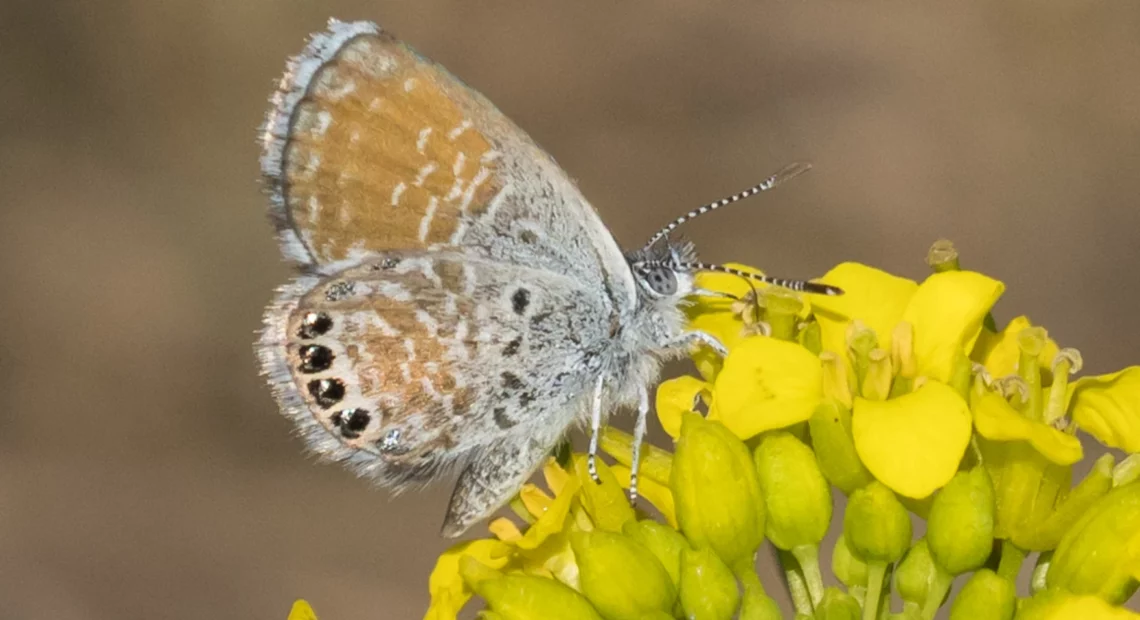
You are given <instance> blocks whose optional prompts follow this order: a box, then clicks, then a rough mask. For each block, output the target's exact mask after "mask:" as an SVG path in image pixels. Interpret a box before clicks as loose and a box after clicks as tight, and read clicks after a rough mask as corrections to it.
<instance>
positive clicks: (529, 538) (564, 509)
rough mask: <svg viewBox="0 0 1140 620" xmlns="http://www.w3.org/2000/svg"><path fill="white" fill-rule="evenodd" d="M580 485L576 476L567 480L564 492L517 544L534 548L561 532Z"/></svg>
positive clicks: (522, 547)
mask: <svg viewBox="0 0 1140 620" xmlns="http://www.w3.org/2000/svg"><path fill="white" fill-rule="evenodd" d="M532 486H533V485H532ZM578 487H579V482H578V478H577V477H576V476H575V477H573V478H570V479H569V480H567V482H566V486H565V487H564V488H563V489H562V492H561V493H559V494H558V496H557V497H555V498H554V501H553V502H551V503H550V505H549V507H547V508H546V511H545V512H543V513H542V514H541V515H538V520H537V521H535V522H534V524H533V525H531V526H530V527H529V528H527V530H526V533H525V534H523V537H522V538H521V539H519V540H518V542H516V543H515V545H516V546H518V548H520V549H534V548H536V547H538V546H539V545H541V544H542V543H544V542H546V539H547V538H550V537H551V536H553V535H555V534H557V533H559V532H561V531H562V529H563V527H564V526H565V525H566V515H568V514H569V513H570V507H571V506H573V505H574V496H575V495H576V494H577V492H578ZM524 489H525V487H524Z"/></svg>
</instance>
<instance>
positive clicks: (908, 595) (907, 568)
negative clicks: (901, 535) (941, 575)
mask: <svg viewBox="0 0 1140 620" xmlns="http://www.w3.org/2000/svg"><path fill="white" fill-rule="evenodd" d="M935 570H937V569H936V568H935V566H934V558H932V557H931V556H930V547H929V546H928V543H927V542H926V539H925V538H919V539H918V541H917V542H915V543H914V545H913V546H912V547H911V548H910V551H907V553H906V557H904V558H903V560H902V562H899V565H898V567H897V568H896V569H895V591H896V592H898V593H899V596H900V597H901V598H902V600H904V601H907V602H908V603H916V604H918V605H922V604H923V603H924V602H926V595H927V593H929V592H930V582H931V580H932V579H933V578H934V572H935Z"/></svg>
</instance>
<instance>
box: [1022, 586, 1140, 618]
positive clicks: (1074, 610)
mask: <svg viewBox="0 0 1140 620" xmlns="http://www.w3.org/2000/svg"><path fill="white" fill-rule="evenodd" d="M1074 618H1081V619H1082V620H1140V614H1137V613H1134V612H1131V611H1128V610H1127V609H1124V608H1122V607H1115V606H1113V605H1109V604H1108V603H1106V602H1104V601H1103V600H1102V599H1100V598H1099V597H1096V596H1088V595H1084V596H1081V595H1076V594H1069V593H1068V592H1065V591H1063V590H1054V589H1048V590H1043V591H1041V592H1038V593H1037V594H1035V595H1034V596H1033V598H1030V599H1027V600H1025V601H1024V602H1023V603H1022V605H1020V606H1019V611H1018V612H1017V620H1073V619H1074Z"/></svg>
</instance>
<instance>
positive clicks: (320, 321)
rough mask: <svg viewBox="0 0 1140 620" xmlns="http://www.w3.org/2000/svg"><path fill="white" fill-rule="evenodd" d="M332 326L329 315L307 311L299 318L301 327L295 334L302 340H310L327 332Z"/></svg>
mask: <svg viewBox="0 0 1140 620" xmlns="http://www.w3.org/2000/svg"><path fill="white" fill-rule="evenodd" d="M332 326H333V320H332V317H330V316H329V315H327V314H325V313H324V312H309V313H308V314H306V315H305V316H304V318H302V319H301V328H300V329H299V330H298V331H297V335H298V336H300V337H301V338H302V339H304V340H312V339H313V338H316V337H317V336H323V335H325V334H326V333H328V331H329V330H330V329H332Z"/></svg>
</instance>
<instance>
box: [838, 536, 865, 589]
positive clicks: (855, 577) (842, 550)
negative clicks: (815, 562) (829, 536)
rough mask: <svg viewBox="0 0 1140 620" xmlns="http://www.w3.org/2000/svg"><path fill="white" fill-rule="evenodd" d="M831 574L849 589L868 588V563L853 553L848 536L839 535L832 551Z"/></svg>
mask: <svg viewBox="0 0 1140 620" xmlns="http://www.w3.org/2000/svg"><path fill="white" fill-rule="evenodd" d="M831 572H833V573H835V577H836V578H837V579H839V581H840V583H842V584H843V585H845V586H847V587H848V588H865V587H867V563H866V562H864V561H863V560H860V559H859V558H857V557H855V555H854V554H853V553H851V547H850V546H849V545H848V544H847V535H846V534H840V535H839V539H838V540H836V541H835V547H834V548H833V549H832V551H831Z"/></svg>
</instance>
